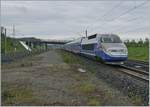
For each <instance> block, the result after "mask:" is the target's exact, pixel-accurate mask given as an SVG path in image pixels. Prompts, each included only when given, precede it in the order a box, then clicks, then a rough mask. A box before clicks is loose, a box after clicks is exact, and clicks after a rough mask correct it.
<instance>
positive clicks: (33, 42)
mask: <svg viewBox="0 0 150 107" xmlns="http://www.w3.org/2000/svg"><path fill="white" fill-rule="evenodd" d="M18 40H19V41H23V42H24V43H25V44H26V45H28V46H29V47H31V48H35V47H37V46H42V47H44V48H45V49H47V47H48V44H55V45H63V44H66V43H68V42H70V41H69V40H43V39H37V38H34V37H31V38H18Z"/></svg>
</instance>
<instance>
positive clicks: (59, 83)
mask: <svg viewBox="0 0 150 107" xmlns="http://www.w3.org/2000/svg"><path fill="white" fill-rule="evenodd" d="M81 60H83V62H84V61H85V65H78V64H74V65H70V64H67V63H65V62H63V59H62V58H61V56H60V55H59V54H57V53H56V52H55V51H53V50H51V51H49V52H46V53H43V54H40V55H36V56H32V57H28V58H25V59H23V60H21V61H17V62H14V63H11V64H4V65H2V74H1V75H2V105H25V106H27V105H34V106H42V105H81V106H82V105H107V106H108V105H112V106H116V105H120V106H123V105H126V106H128V105H130V106H132V105H137V103H134V102H133V101H132V99H131V98H129V97H128V96H127V95H126V94H124V93H123V92H124V90H125V87H126V86H123V87H122V85H121V86H120V87H121V89H124V90H123V92H122V91H120V90H119V88H116V86H117V85H120V82H116V81H118V80H116V79H114V77H115V76H119V78H124V79H123V80H124V82H125V84H127V83H126V79H125V77H124V76H122V75H121V74H120V73H119V72H116V71H118V69H116V68H114V67H110V66H106V65H104V64H97V63H95V62H93V61H89V60H87V59H86V58H81ZM86 65H88V66H86ZM93 65H94V66H93ZM82 66H84V67H83V68H84V69H85V70H86V72H84V73H81V72H79V71H78V70H77V69H78V68H80V67H82ZM93 67H94V68H93ZM93 69H94V70H96V71H97V72H96V73H95V74H93V73H91V72H90V71H91V70H93ZM114 75H115V76H114ZM111 76H114V77H113V78H112V77H111ZM128 78H129V79H130V77H128ZM104 80H105V81H104ZM127 80H128V79H127ZM132 82H137V80H133V81H132ZM114 83H116V84H115V86H114ZM139 83H140V81H139ZM141 84H142V85H143V84H144V83H140V84H138V86H139V85H141ZM127 85H129V84H127ZM142 85H141V86H142ZM135 86H136V85H135ZM143 93H144V94H145V91H144V92H143ZM140 105H141V102H140Z"/></svg>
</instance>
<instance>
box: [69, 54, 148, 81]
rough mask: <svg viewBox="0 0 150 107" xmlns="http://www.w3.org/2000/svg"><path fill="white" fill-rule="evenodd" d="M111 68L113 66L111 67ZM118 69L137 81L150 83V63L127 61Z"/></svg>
mask: <svg viewBox="0 0 150 107" xmlns="http://www.w3.org/2000/svg"><path fill="white" fill-rule="evenodd" d="M71 53H72V52H71ZM72 54H74V55H77V54H75V53H72ZM78 55H79V54H78ZM79 56H81V57H86V58H88V59H89V60H93V61H95V62H97V63H100V62H99V61H97V60H95V58H91V57H88V56H85V55H79ZM108 65H109V64H108ZM111 66H113V65H111ZM117 67H118V70H119V71H120V72H123V73H126V74H128V75H130V76H132V77H135V78H137V79H140V80H143V81H146V82H149V63H148V62H144V61H137V60H135V61H134V60H127V61H126V62H125V63H124V64H119V65H117Z"/></svg>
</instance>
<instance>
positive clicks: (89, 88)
mask: <svg viewBox="0 0 150 107" xmlns="http://www.w3.org/2000/svg"><path fill="white" fill-rule="evenodd" d="M77 88H78V90H79V91H80V92H83V93H85V94H90V93H93V92H95V90H96V86H95V85H93V84H91V83H83V84H81V85H80V86H77Z"/></svg>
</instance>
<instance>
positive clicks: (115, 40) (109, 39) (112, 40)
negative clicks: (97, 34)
mask: <svg viewBox="0 0 150 107" xmlns="http://www.w3.org/2000/svg"><path fill="white" fill-rule="evenodd" d="M101 42H102V43H121V42H122V41H121V40H120V38H119V37H117V36H109V37H101Z"/></svg>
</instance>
